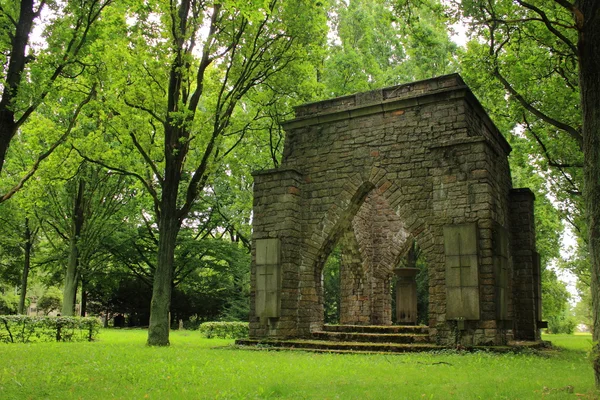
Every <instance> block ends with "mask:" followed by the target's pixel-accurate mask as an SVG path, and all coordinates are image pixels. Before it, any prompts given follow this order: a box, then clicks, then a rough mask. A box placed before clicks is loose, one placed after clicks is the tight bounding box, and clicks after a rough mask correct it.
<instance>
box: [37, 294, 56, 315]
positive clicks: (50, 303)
mask: <svg viewBox="0 0 600 400" xmlns="http://www.w3.org/2000/svg"><path fill="white" fill-rule="evenodd" d="M61 307H62V292H61V291H60V289H58V288H55V287H51V288H48V290H46V293H44V295H43V296H42V297H40V300H39V301H38V303H37V308H38V309H40V310H42V311H43V312H44V314H46V315H48V314H49V313H50V312H52V311H54V310H60V308H61Z"/></svg>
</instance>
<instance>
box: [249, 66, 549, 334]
mask: <svg viewBox="0 0 600 400" xmlns="http://www.w3.org/2000/svg"><path fill="white" fill-rule="evenodd" d="M283 128H284V129H285V131H286V141H285V146H284V154H283V160H282V163H281V167H280V168H278V169H274V170H268V171H260V172H256V173H255V174H254V211H253V236H252V267H251V303H250V304H251V307H250V308H251V312H250V336H251V337H252V338H303V337H310V335H311V332H313V331H317V330H320V329H322V327H323V287H322V269H323V265H324V263H325V261H326V260H327V257H328V256H329V254H330V253H331V251H332V250H333V248H334V247H335V246H339V247H340V249H341V254H342V262H341V267H340V276H341V289H340V308H341V310H340V321H341V323H342V324H352V325H390V324H391V323H392V307H391V300H392V293H391V290H390V288H391V286H390V285H391V282H392V279H393V278H394V276H395V274H400V275H399V276H400V278H398V279H399V280H398V284H397V286H398V288H399V289H398V290H399V292H398V293H396V294H395V295H396V299H397V300H398V301H399V302H400V303H401V304H399V305H397V308H398V307H400V312H401V313H403V316H402V317H401V318H400V320H399V322H404V323H414V322H415V321H416V319H415V318H416V316H414V315H411V314H412V313H413V311H412V310H416V306H414V305H412V304H410V302H411V301H413V299H414V298H415V296H416V295H415V294H414V293H413V291H414V290H415V289H414V288H413V283H412V282H413V281H414V277H412V278H411V276H410V275H411V274H412V272H409V271H400V272H397V267H398V265H399V262H400V260H401V259H402V257H404V256H405V255H406V253H407V252H408V250H409V248H410V246H411V245H412V243H413V242H415V241H416V243H417V244H418V246H419V248H420V249H421V252H422V254H423V256H424V257H425V260H426V264H427V268H428V276H429V323H428V325H429V336H430V340H431V341H434V342H436V343H440V344H444V343H450V342H451V341H452V340H454V338H455V337H456V334H457V332H458V333H459V334H460V336H461V338H462V340H463V341H464V342H465V343H467V344H487V345H490V344H491V345H495V344H503V343H505V342H506V341H507V340H511V339H522V340H537V339H539V327H540V322H539V321H540V304H541V303H540V290H539V282H540V272H539V269H540V265H539V256H538V255H537V253H536V251H535V230H534V221H533V202H534V196H533V194H532V192H531V191H529V190H528V189H514V188H513V187H512V183H511V177H510V170H509V165H508V160H507V157H508V155H509V153H510V151H511V147H510V145H509V144H508V143H507V142H506V140H505V139H504V137H503V136H502V135H501V134H500V132H499V131H498V129H497V128H496V127H495V126H494V124H493V123H492V121H491V120H490V118H489V117H488V116H487V114H486V113H485V111H484V110H483V108H482V107H481V105H480V104H479V102H478V101H477V99H476V98H475V96H474V95H473V94H472V92H471V91H470V90H469V88H468V87H467V86H466V85H465V83H464V82H463V80H462V79H461V77H460V76H459V75H457V74H453V75H447V76H442V77H438V78H433V79H428V80H424V81H419V82H414V83H410V84H405V85H400V86H394V87H390V88H385V89H380V90H374V91H371V92H366V93H359V94H356V95H351V96H345V97H340V98H335V99H331V100H326V101H321V102H318V103H312V104H307V105H303V106H300V107H297V108H296V118H295V119H293V120H291V121H288V122H286V123H284V124H283ZM395 271H396V272H395ZM413 276H414V275H413Z"/></svg>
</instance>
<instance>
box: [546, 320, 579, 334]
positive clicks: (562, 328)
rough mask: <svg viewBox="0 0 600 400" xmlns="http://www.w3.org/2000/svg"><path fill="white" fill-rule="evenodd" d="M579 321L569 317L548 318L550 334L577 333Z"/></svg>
mask: <svg viewBox="0 0 600 400" xmlns="http://www.w3.org/2000/svg"><path fill="white" fill-rule="evenodd" d="M576 326H577V321H576V320H575V318H573V317H571V316H567V315H560V316H558V317H557V316H550V317H548V333H566V334H569V335H570V334H572V333H573V332H575V327H576Z"/></svg>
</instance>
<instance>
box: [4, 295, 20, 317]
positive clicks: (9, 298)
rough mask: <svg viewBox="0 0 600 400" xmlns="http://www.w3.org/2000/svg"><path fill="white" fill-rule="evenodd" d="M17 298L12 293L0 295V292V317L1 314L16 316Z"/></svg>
mask: <svg viewBox="0 0 600 400" xmlns="http://www.w3.org/2000/svg"><path fill="white" fill-rule="evenodd" d="M18 304H19V298H18V297H17V296H15V295H14V294H13V293H10V292H8V293H2V291H0V315H1V314H16V313H17V306H18Z"/></svg>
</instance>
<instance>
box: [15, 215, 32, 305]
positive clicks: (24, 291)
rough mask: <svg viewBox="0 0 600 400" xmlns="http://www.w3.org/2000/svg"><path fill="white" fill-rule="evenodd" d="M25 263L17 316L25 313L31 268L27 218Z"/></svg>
mask: <svg viewBox="0 0 600 400" xmlns="http://www.w3.org/2000/svg"><path fill="white" fill-rule="evenodd" d="M24 239H25V261H24V262H23V276H22V277H21V296H20V297H19V309H18V313H19V314H26V313H25V299H26V297H27V277H28V276H29V268H30V267H31V246H32V245H31V229H29V218H25V236H24Z"/></svg>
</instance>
